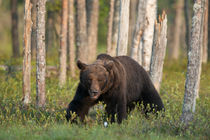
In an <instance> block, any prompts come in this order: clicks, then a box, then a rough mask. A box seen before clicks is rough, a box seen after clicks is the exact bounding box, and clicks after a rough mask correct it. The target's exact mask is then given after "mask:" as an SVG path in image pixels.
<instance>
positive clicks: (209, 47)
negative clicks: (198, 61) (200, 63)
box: [208, 2, 210, 59]
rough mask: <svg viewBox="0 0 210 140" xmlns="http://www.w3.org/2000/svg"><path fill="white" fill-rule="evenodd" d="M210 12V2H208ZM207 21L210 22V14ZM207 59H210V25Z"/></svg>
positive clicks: (209, 26) (209, 27) (209, 28)
mask: <svg viewBox="0 0 210 140" xmlns="http://www.w3.org/2000/svg"><path fill="white" fill-rule="evenodd" d="M209 11H210V2H209ZM208 21H209V22H210V14H208ZM208 59H210V24H208Z"/></svg>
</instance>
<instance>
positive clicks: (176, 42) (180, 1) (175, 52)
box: [170, 0, 184, 60]
mask: <svg viewBox="0 0 210 140" xmlns="http://www.w3.org/2000/svg"><path fill="white" fill-rule="evenodd" d="M183 7H184V0H177V1H176V16H175V23H174V26H175V27H174V37H173V46H172V48H171V50H170V57H171V59H175V60H177V59H178V58H179V49H180V37H181V26H182V21H183V20H182V14H183V13H182V11H183Z"/></svg>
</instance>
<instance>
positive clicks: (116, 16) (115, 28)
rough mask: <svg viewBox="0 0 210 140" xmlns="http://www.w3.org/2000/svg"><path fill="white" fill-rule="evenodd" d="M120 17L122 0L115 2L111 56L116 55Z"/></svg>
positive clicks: (109, 52)
mask: <svg viewBox="0 0 210 140" xmlns="http://www.w3.org/2000/svg"><path fill="white" fill-rule="evenodd" d="M119 19H120V0H115V2H114V17H113V26H112V38H111V42H112V43H111V49H109V51H108V50H107V53H108V54H109V55H111V56H116V48H117V40H118V33H119Z"/></svg>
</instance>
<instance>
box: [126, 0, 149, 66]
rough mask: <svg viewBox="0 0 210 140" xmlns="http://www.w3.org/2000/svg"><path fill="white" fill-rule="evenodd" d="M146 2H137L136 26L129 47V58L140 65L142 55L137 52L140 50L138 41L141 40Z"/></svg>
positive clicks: (143, 0)
mask: <svg viewBox="0 0 210 140" xmlns="http://www.w3.org/2000/svg"><path fill="white" fill-rule="evenodd" d="M145 7H146V1H145V0H139V3H138V13H137V19H136V25H135V30H134V32H133V39H132V46H131V54H130V56H131V57H132V58H133V59H134V60H136V61H137V62H138V63H139V64H140V65H141V62H142V58H141V57H142V55H141V54H139V53H138V52H139V51H138V50H139V49H141V50H142V48H140V40H141V38H142V34H143V30H144V25H145V20H146V19H145V13H146V8H145Z"/></svg>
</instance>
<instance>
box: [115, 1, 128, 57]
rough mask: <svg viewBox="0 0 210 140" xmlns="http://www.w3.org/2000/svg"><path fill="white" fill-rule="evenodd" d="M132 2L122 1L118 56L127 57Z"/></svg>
mask: <svg viewBox="0 0 210 140" xmlns="http://www.w3.org/2000/svg"><path fill="white" fill-rule="evenodd" d="M129 7H130V0H120V21H119V34H118V41H117V56H120V55H127V45H128V29H129Z"/></svg>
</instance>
